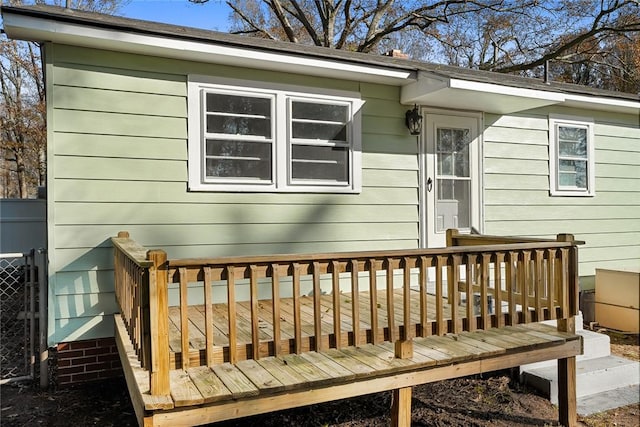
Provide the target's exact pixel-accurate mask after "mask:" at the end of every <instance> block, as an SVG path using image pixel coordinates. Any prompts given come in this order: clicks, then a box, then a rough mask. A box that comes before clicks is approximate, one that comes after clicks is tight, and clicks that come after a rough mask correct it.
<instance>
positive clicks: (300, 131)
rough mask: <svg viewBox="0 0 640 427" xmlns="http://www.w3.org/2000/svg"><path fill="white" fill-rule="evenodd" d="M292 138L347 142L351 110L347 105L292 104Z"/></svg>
mask: <svg viewBox="0 0 640 427" xmlns="http://www.w3.org/2000/svg"><path fill="white" fill-rule="evenodd" d="M291 120H292V137H293V138H300V139H315V140H324V141H347V123H348V122H349V108H348V107H347V106H346V105H331V104H318V103H314V102H301V101H293V102H292V103H291Z"/></svg>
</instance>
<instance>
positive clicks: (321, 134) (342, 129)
mask: <svg viewBox="0 0 640 427" xmlns="http://www.w3.org/2000/svg"><path fill="white" fill-rule="evenodd" d="M292 130H293V137H294V138H301V139H319V140H323V141H345V142H346V141H347V126H346V125H342V124H330V123H309V122H293V125H292Z"/></svg>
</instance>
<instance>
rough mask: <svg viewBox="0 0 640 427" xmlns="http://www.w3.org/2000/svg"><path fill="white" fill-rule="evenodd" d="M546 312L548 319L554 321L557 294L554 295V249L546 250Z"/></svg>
mask: <svg viewBox="0 0 640 427" xmlns="http://www.w3.org/2000/svg"><path fill="white" fill-rule="evenodd" d="M546 252H547V283H549V288H548V289H547V310H549V318H550V319H552V320H555V319H556V316H557V313H556V307H557V294H556V289H558V288H557V287H556V251H555V249H547V251H546Z"/></svg>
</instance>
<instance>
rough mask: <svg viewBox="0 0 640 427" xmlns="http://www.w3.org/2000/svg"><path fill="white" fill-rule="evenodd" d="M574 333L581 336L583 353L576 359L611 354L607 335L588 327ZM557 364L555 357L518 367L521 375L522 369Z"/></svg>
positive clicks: (595, 357)
mask: <svg viewBox="0 0 640 427" xmlns="http://www.w3.org/2000/svg"><path fill="white" fill-rule="evenodd" d="M576 334H577V335H580V336H582V347H583V354H581V355H580V356H577V357H576V360H578V361H582V360H587V359H597V358H600V357H607V356H609V355H610V354H611V350H610V348H611V347H610V339H609V336H608V335H605V334H599V333H597V332H593V331H590V330H588V329H581V330H579V331H576ZM557 365H558V361H557V360H555V359H554V360H545V361H544V362H537V363H531V364H528V365H522V366H521V367H520V375H522V373H523V372H524V371H529V370H532V369H538V368H544V367H547V366H550V367H554V368H555V367H556V366H557Z"/></svg>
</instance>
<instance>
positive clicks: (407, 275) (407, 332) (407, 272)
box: [400, 257, 415, 340]
mask: <svg viewBox="0 0 640 427" xmlns="http://www.w3.org/2000/svg"><path fill="white" fill-rule="evenodd" d="M411 263H412V259H411V258H409V257H404V258H403V264H404V265H403V268H404V270H403V271H404V277H403V289H402V296H403V307H402V310H403V313H402V314H403V315H404V316H403V323H404V332H403V333H402V336H401V337H400V339H403V340H410V339H411V338H413V336H414V335H415V331H414V330H412V329H413V328H412V326H411Z"/></svg>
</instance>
